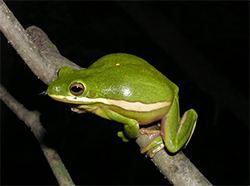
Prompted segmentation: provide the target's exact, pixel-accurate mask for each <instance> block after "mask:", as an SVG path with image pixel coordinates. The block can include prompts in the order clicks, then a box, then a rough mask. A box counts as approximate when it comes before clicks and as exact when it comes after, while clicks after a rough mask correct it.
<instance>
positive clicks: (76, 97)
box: [47, 67, 92, 104]
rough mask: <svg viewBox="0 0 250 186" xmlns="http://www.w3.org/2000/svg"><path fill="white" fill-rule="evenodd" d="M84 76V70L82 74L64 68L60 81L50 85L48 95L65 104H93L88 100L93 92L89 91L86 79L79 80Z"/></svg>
mask: <svg viewBox="0 0 250 186" xmlns="http://www.w3.org/2000/svg"><path fill="white" fill-rule="evenodd" d="M78 73H81V75H79V74H78ZM83 75H84V74H83V73H82V70H81V72H80V71H79V70H73V69H71V68H70V67H62V68H61V69H60V71H59V73H58V79H57V80H56V81H53V82H52V83H50V85H49V87H48V89H47V94H48V95H49V96H50V97H51V98H53V99H55V100H57V101H61V102H65V103H71V104H82V103H83V102H84V103H85V104H88V103H91V102H92V101H91V100H90V99H89V98H87V97H89V95H90V93H91V92H90V91H88V90H87V88H86V82H85V81H84V78H79V77H83Z"/></svg>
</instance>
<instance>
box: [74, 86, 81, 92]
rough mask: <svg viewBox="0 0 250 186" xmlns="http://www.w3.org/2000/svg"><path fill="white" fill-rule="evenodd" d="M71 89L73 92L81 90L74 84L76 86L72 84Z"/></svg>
mask: <svg viewBox="0 0 250 186" xmlns="http://www.w3.org/2000/svg"><path fill="white" fill-rule="evenodd" d="M71 90H72V91H73V92H80V91H82V88H81V87H79V86H77V85H76V86H73V87H72V88H71Z"/></svg>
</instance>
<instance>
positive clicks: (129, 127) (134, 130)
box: [94, 107, 139, 142]
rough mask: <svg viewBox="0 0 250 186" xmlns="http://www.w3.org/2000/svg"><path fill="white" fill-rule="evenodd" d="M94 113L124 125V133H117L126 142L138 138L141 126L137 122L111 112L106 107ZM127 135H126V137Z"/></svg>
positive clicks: (99, 108)
mask: <svg viewBox="0 0 250 186" xmlns="http://www.w3.org/2000/svg"><path fill="white" fill-rule="evenodd" d="M94 113H95V114H96V115H98V116H101V117H103V118H106V119H109V120H114V121H117V122H119V123H122V124H124V132H123V131H119V132H118V133H117V135H118V137H120V138H122V140H123V141H124V142H128V139H127V138H126V137H128V138H136V137H137V136H138V132H139V124H138V122H137V121H136V120H134V119H130V118H127V117H125V116H122V115H120V114H118V113H116V112H114V111H112V110H109V109H107V108H105V107H98V108H97V109H96V110H95V111H94ZM124 133H125V135H124Z"/></svg>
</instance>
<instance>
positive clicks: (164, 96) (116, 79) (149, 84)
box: [88, 53, 178, 103]
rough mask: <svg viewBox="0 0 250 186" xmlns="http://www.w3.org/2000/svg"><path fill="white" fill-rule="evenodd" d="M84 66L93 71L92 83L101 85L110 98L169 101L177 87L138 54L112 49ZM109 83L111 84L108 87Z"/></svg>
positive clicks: (148, 101) (146, 101) (147, 101)
mask: <svg viewBox="0 0 250 186" xmlns="http://www.w3.org/2000/svg"><path fill="white" fill-rule="evenodd" d="M88 70H91V71H95V72H93V73H94V74H95V77H92V83H93V81H94V80H93V78H94V79H96V81H94V82H95V83H96V85H95V86H100V85H101V86H102V87H103V90H111V91H110V92H108V91H104V93H108V94H109V97H110V98H111V99H112V98H113V99H121V97H122V96H124V95H125V96H126V99H127V100H129V101H138V100H142V101H143V102H145V103H150V102H156V101H166V100H167V101H170V100H172V99H173V94H174V93H173V90H176V91H177V92H178V87H177V86H176V85H175V84H174V83H172V82H171V81H170V80H169V79H168V78H166V77H165V76H164V75H163V74H162V73H160V72H159V71H158V70H157V69H155V68H154V67H153V66H152V65H150V64H149V63H148V62H147V61H145V60H143V59H142V58H140V57H137V56H134V55H130V54H124V53H115V54H109V55H106V56H104V57H102V58H100V59H99V60H98V61H96V62H95V63H93V65H91V66H90V67H89V68H88ZM111 87H112V88H111Z"/></svg>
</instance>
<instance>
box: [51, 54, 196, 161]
mask: <svg viewBox="0 0 250 186" xmlns="http://www.w3.org/2000/svg"><path fill="white" fill-rule="evenodd" d="M178 92H179V88H178V86H177V85H175V84H174V83H173V82H172V81H170V80H169V79H168V78H167V77H166V76H164V75H163V74H162V73H161V72H160V71H158V70H157V69H156V68H155V67H153V66H152V65H151V64H149V63H148V62H147V61H145V60H144V59H142V58H140V57H138V56H135V55H132V54H127V53H111V54H107V55H105V56H103V57H101V58H100V59H98V60H97V61H96V62H94V63H93V64H92V65H91V66H89V67H88V68H86V69H81V70H74V69H71V68H70V67H68V66H64V67H62V68H61V69H60V70H59V72H58V79H57V80H55V81H53V82H51V83H50V84H49V87H48V89H47V94H48V96H50V97H51V98H52V99H54V100H56V101H59V102H64V103H68V104H69V105H70V107H71V110H72V111H73V112H76V113H79V114H82V113H86V112H90V113H93V114H96V115H98V116H100V117H102V118H105V119H108V120H114V121H116V122H118V123H122V124H123V126H124V130H123V131H119V132H118V133H117V135H118V137H120V138H121V139H122V140H123V141H124V142H128V141H129V139H133V138H137V137H138V135H139V134H141V135H147V136H148V137H149V142H148V144H147V145H146V146H145V147H143V148H141V149H140V151H141V153H148V154H149V156H150V157H154V155H155V154H156V153H157V152H158V151H160V150H161V149H163V148H164V147H166V149H167V151H169V152H170V153H177V152H178V151H179V150H180V149H181V148H182V147H185V146H186V145H187V144H188V142H189V141H190V139H191V136H192V135H193V132H194V129H195V126H196V122H197V118H198V114H197V113H196V111H195V110H194V109H189V110H188V111H186V112H185V113H184V114H183V116H182V117H181V118H180V107H179V96H178ZM158 121H160V128H159V129H153V130H151V129H147V128H145V125H149V124H151V123H154V122H158ZM141 126H143V127H142V128H140V127H141Z"/></svg>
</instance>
